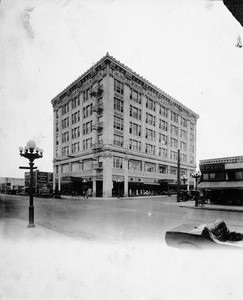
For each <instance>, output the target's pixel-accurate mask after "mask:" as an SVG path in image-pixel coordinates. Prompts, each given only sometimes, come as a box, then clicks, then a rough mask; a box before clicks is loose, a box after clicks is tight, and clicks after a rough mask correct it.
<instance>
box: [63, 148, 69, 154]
mask: <svg viewBox="0 0 243 300" xmlns="http://www.w3.org/2000/svg"><path fill="white" fill-rule="evenodd" d="M68 154H69V146H65V147H62V156H66V155H68Z"/></svg>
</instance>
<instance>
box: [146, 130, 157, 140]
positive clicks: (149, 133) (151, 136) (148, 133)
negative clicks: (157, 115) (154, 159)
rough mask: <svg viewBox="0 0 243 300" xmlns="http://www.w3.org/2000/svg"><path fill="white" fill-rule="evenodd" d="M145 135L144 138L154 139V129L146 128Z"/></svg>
mask: <svg viewBox="0 0 243 300" xmlns="http://www.w3.org/2000/svg"><path fill="white" fill-rule="evenodd" d="M145 137H146V139H148V140H152V141H154V140H155V131H154V130H151V129H148V128H146V136H145Z"/></svg>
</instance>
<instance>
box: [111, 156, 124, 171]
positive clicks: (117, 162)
mask: <svg viewBox="0 0 243 300" xmlns="http://www.w3.org/2000/svg"><path fill="white" fill-rule="evenodd" d="M113 168H117V169H122V168H123V158H122V157H118V156H114V157H113Z"/></svg>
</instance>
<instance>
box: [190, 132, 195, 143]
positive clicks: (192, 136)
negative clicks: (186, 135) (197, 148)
mask: <svg viewBox="0 0 243 300" xmlns="http://www.w3.org/2000/svg"><path fill="white" fill-rule="evenodd" d="M190 141H192V142H193V141H194V134H193V133H190Z"/></svg>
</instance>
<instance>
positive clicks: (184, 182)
mask: <svg viewBox="0 0 243 300" xmlns="http://www.w3.org/2000/svg"><path fill="white" fill-rule="evenodd" d="M181 180H182V182H183V185H184V190H186V182H187V180H188V178H187V177H186V176H185V175H183V176H181Z"/></svg>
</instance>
